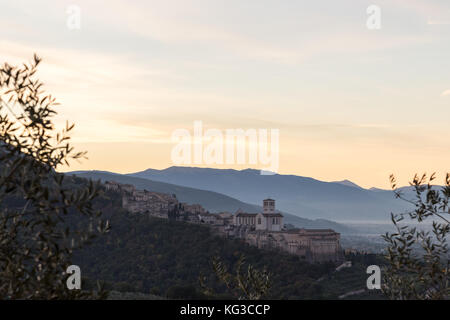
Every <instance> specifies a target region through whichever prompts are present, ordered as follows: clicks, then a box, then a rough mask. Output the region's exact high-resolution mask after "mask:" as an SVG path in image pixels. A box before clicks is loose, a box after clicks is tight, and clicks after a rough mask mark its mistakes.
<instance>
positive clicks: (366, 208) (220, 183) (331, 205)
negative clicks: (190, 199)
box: [127, 167, 411, 222]
mask: <svg viewBox="0 0 450 320" xmlns="http://www.w3.org/2000/svg"><path fill="white" fill-rule="evenodd" d="M127 176H130V177H139V178H144V179H150V180H152V181H160V182H165V183H171V184H175V185H178V186H185V187H191V188H196V189H202V190H210V191H214V192H218V193H221V194H223V195H227V196H229V197H232V198H235V199H238V200H240V201H242V202H246V203H260V202H261V200H262V199H263V198H266V197H271V198H273V199H275V200H276V206H277V208H278V209H279V210H281V211H285V212H289V213H292V214H294V215H297V216H300V217H304V218H308V219H318V218H321V219H330V220H333V221H337V222H343V221H352V222H355V221H361V222H362V221H377V222H386V221H388V220H390V213H391V212H404V211H405V210H406V209H411V205H410V204H408V203H406V202H404V201H402V200H399V199H396V198H395V195H394V193H393V192H392V191H391V190H382V189H364V188H362V187H360V186H358V185H356V184H354V183H353V182H351V181H348V180H344V181H337V182H325V181H320V180H316V179H313V178H309V177H302V176H296V175H282V174H274V175H261V174H260V171H259V170H254V169H245V170H233V169H210V168H196V167H170V168H167V169H164V170H156V169H147V170H145V171H141V172H135V173H130V174H127Z"/></svg>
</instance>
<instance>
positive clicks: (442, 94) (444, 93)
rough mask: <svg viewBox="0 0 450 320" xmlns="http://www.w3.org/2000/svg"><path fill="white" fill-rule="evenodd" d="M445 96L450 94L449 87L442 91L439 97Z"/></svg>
mask: <svg viewBox="0 0 450 320" xmlns="http://www.w3.org/2000/svg"><path fill="white" fill-rule="evenodd" d="M446 96H450V89H448V90H445V91H444V92H442V93H441V97H446Z"/></svg>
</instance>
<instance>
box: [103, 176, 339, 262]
mask: <svg viewBox="0 0 450 320" xmlns="http://www.w3.org/2000/svg"><path fill="white" fill-rule="evenodd" d="M105 188H106V189H107V190H110V191H114V192H117V193H119V194H120V196H121V197H122V206H123V208H124V209H126V210H128V211H129V212H130V213H134V214H148V215H149V216H152V217H157V218H162V219H171V220H177V221H184V222H187V223H196V224H205V225H208V226H210V227H211V229H212V230H213V232H215V233H216V234H218V235H220V236H223V237H228V238H238V239H241V240H243V241H244V242H246V243H247V244H249V245H252V246H256V247H258V248H272V249H278V250H281V251H286V252H288V253H290V254H295V255H299V256H301V257H302V258H304V259H305V260H306V261H309V262H321V261H335V262H341V261H342V259H343V254H342V249H341V246H340V234H339V233H337V232H335V231H334V230H332V229H304V228H287V227H286V226H285V225H284V224H283V214H282V213H281V212H279V211H277V210H276V209H275V200H274V199H265V200H263V210H262V212H253V213H251V212H244V211H242V210H240V209H239V210H237V211H236V212H235V213H234V214H233V213H230V212H218V213H210V212H208V211H207V210H205V209H204V208H203V207H202V206H201V205H199V204H187V203H181V202H179V201H178V199H177V197H176V195H175V194H165V193H159V192H153V191H148V190H137V189H136V188H135V187H134V186H133V185H130V184H120V183H117V182H114V181H106V182H105Z"/></svg>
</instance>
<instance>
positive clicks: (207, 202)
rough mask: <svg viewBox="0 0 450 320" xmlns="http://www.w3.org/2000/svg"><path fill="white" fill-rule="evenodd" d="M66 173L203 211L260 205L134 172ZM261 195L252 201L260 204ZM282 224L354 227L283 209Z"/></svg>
mask: <svg viewBox="0 0 450 320" xmlns="http://www.w3.org/2000/svg"><path fill="white" fill-rule="evenodd" d="M67 174H70V175H76V176H77V177H81V178H88V179H92V180H100V181H102V182H105V181H116V182H119V183H123V184H131V185H134V186H135V187H136V188H137V189H146V190H151V191H155V192H162V193H169V194H175V195H176V197H177V199H178V200H179V201H180V202H186V203H189V204H195V203H198V204H201V205H202V206H203V207H204V208H205V209H206V210H208V211H210V212H223V211H227V212H231V213H234V212H236V211H237V210H238V209H242V210H243V211H246V212H261V210H262V208H261V206H259V205H256V204H250V203H246V202H243V201H240V200H238V199H235V198H233V197H230V196H227V195H224V194H221V193H218V192H214V191H209V190H201V189H196V188H191V187H187V186H180V185H176V184H172V183H166V182H161V181H155V180H151V179H147V178H141V177H135V176H133V175H124V174H118V173H113V172H108V171H97V170H93V171H73V172H69V173H67ZM261 202H262V198H261V199H259V200H258V201H255V203H261ZM283 214H284V223H286V224H292V225H293V226H295V227H303V228H332V229H334V230H336V231H338V232H341V233H352V232H353V231H354V230H352V229H351V228H349V227H347V226H345V225H343V224H339V223H336V222H334V221H330V220H327V219H323V218H321V217H315V218H314V219H306V218H303V217H301V216H298V215H295V214H291V213H289V212H286V211H283Z"/></svg>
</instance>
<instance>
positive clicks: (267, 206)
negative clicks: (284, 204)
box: [263, 199, 275, 213]
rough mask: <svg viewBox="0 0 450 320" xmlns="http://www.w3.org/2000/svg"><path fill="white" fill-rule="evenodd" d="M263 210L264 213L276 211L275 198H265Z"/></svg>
mask: <svg viewBox="0 0 450 320" xmlns="http://www.w3.org/2000/svg"><path fill="white" fill-rule="evenodd" d="M263 212H264V213H275V200H273V199H264V200H263Z"/></svg>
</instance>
